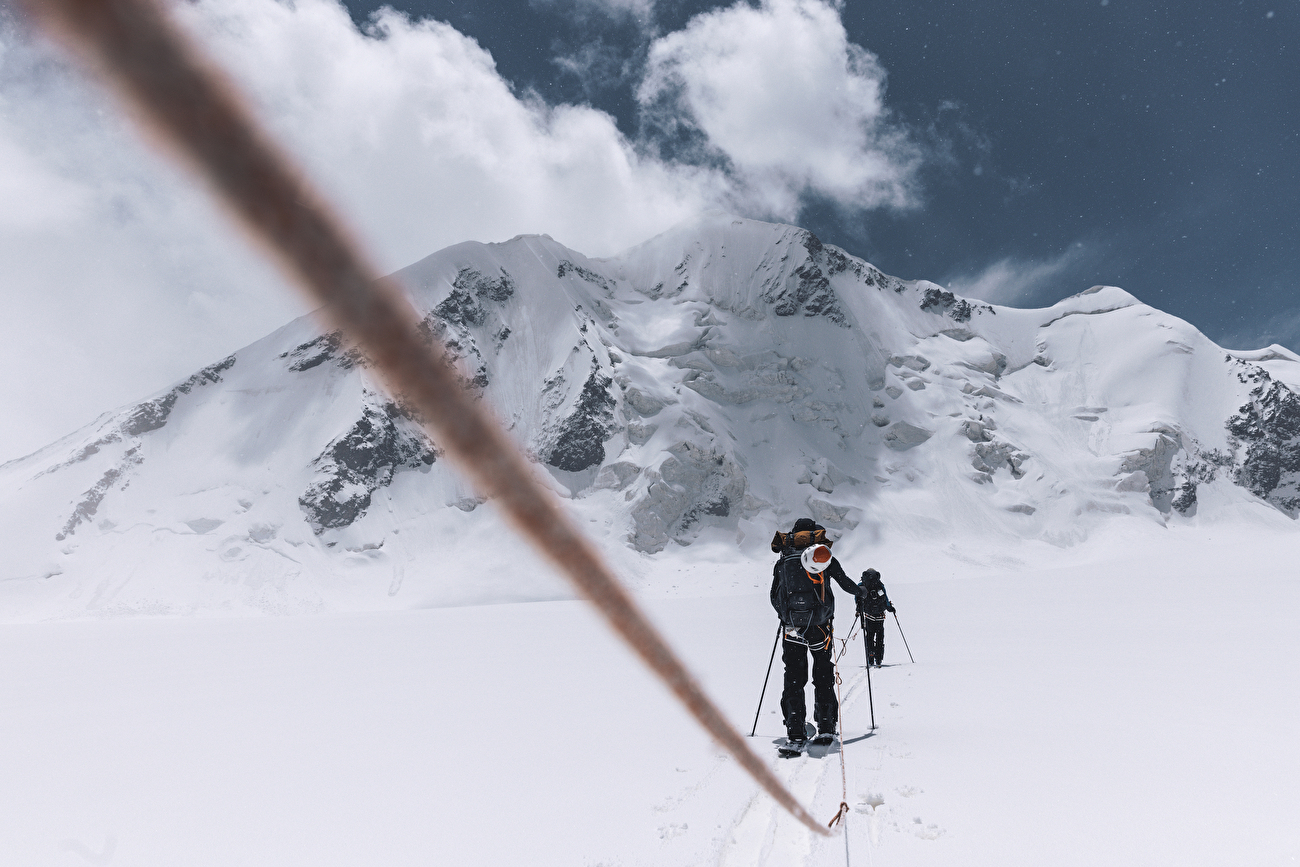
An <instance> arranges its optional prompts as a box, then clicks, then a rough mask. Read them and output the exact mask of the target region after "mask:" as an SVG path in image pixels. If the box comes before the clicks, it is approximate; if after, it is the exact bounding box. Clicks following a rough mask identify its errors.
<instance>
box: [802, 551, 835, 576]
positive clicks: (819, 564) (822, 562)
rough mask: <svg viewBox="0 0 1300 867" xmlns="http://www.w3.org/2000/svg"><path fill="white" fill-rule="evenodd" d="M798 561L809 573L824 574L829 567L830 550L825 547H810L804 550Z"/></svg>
mask: <svg viewBox="0 0 1300 867" xmlns="http://www.w3.org/2000/svg"><path fill="white" fill-rule="evenodd" d="M799 560H800V562H802V563H803V568H805V569H807V570H808V571H809V572H813V573H817V572H824V571H825V570H826V567H827V566H829V565H831V549H830V548H828V547H826V546H825V545H811V546H809V547H807V548H804V550H803V553H802V554H800V555H799Z"/></svg>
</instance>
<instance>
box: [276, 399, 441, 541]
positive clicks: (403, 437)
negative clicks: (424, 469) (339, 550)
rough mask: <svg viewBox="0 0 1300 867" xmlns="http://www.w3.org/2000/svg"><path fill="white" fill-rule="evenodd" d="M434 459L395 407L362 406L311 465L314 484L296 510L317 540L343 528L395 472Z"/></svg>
mask: <svg viewBox="0 0 1300 867" xmlns="http://www.w3.org/2000/svg"><path fill="white" fill-rule="evenodd" d="M436 458H437V451H436V450H435V449H434V448H433V446H432V444H431V443H430V442H429V441H428V439H426V438H425V436H424V433H423V432H422V431H421V430H420V429H419V428H418V427H416V426H415V424H414V423H413V422H412V421H411V420H410V419H409V418H407V417H406V416H405V415H404V414H403V413H402V411H401V409H400V408H399V407H398V406H397V405H396V404H393V403H384V404H381V405H378V406H376V405H371V404H367V405H366V406H365V407H364V408H363V409H362V412H361V418H359V419H357V421H356V423H355V424H354V425H352V428H351V429H350V430H349V431H348V432H347V433H345V434H344V435H343V436H341V437H339V438H338V439H336V440H334V441H333V442H332V443H330V444H329V445H328V446H326V447H325V451H323V452H322V453H321V454H320V456H319V457H317V458H316V460H315V461H313V462H312V465H313V466H314V467H316V470H317V479H316V481H314V482H313V483H312V484H311V486H310V487H308V488H307V490H306V491H305V492H303V495H302V496H301V497H299V498H298V505H299V506H300V507H301V508H302V510H303V513H304V514H305V515H306V516H307V523H309V524H310V525H311V528H312V530H313V531H314V532H315V533H316V534H317V535H320V534H321V533H323V532H325V531H326V530H337V529H339V528H341V527H347V526H349V525H351V524H352V523H353V522H354V521H356V520H357V519H358V518H360V517H361V516H362V515H364V514H365V512H366V509H368V508H370V498H371V495H373V494H374V492H375V491H376V490H378V489H379V488H382V487H385V486H386V485H388V484H390V483H391V482H392V480H393V477H394V476H395V475H396V474H397V473H398V472H400V471H401V470H404V469H415V468H418V467H421V466H428V465H429V464H432V463H433V462H434V460H435V459H436Z"/></svg>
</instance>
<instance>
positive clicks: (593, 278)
mask: <svg viewBox="0 0 1300 867" xmlns="http://www.w3.org/2000/svg"><path fill="white" fill-rule="evenodd" d="M565 274H577V275H578V276H579V277H581V278H582V279H583V280H586V281H587V282H588V283H591V284H592V285H594V286H599V287H600V288H601V289H602V290H604V292H605V294H606V295H608V296H609V297H611V298H613V297H614V284H613V283H612V282H611V281H609V280H607V279H606V278H604V277H602V276H601V275H599V274H597V273H596V272H595V271H591V270H588V269H587V268H584V267H582V266H581V265H575V264H573V263H572V262H570V261H568V260H567V259H566V260H565V261H563V262H561V263H560V267H558V268H556V269H555V276H556V277H561V278H562V277H564V275H565ZM662 285H663V284H660V286H662Z"/></svg>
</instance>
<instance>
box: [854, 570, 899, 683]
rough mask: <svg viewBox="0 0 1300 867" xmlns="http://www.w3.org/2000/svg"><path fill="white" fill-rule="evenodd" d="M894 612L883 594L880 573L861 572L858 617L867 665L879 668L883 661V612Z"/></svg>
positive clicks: (883, 588) (874, 571)
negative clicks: (865, 650)
mask: <svg viewBox="0 0 1300 867" xmlns="http://www.w3.org/2000/svg"><path fill="white" fill-rule="evenodd" d="M896 610H897V609H896V608H894V603H892V602H890V601H889V594H888V593H886V592H885V585H884V583H883V582H881V580H880V573H879V572H877V571H876V570H875V569H868V570H867V571H865V572H863V573H862V581H861V583H860V584H859V585H858V617H859V619H861V620H862V635H863V637H864V638H865V639H866V642H867V665H874V666H875V667H876V668H880V666H881V664H882V663H883V662H884V661H885V612H886V611H896Z"/></svg>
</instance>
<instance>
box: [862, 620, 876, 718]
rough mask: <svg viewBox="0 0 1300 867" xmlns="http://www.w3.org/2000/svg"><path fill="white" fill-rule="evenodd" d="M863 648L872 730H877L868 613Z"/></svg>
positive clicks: (863, 623) (864, 624) (863, 630)
mask: <svg viewBox="0 0 1300 867" xmlns="http://www.w3.org/2000/svg"><path fill="white" fill-rule="evenodd" d="M862 649H863V650H864V651H866V654H867V706H868V707H870V708H871V730H872V731H873V732H874V731H875V730H876V700H875V698H873V697H872V695H871V639H870V638H868V637H867V615H866V614H863V615H862Z"/></svg>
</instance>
